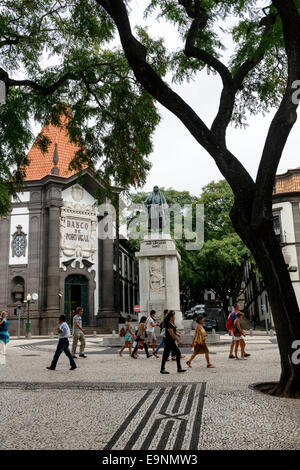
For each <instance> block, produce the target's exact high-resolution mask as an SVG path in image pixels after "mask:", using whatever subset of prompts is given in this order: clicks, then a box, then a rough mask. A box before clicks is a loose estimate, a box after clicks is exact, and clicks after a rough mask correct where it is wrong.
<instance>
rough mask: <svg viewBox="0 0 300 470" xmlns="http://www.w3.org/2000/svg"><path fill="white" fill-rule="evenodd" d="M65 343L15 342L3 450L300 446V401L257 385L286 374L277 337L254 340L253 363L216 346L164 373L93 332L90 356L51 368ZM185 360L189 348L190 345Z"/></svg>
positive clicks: (1, 384) (4, 388) (5, 375)
mask: <svg viewBox="0 0 300 470" xmlns="http://www.w3.org/2000/svg"><path fill="white" fill-rule="evenodd" d="M56 344H57V340H53V339H49V338H41V339H36V338H34V339H32V340H24V339H20V340H17V339H13V340H12V341H11V342H10V343H9V346H8V348H7V357H6V365H0V394H1V403H3V404H4V406H1V407H0V409H1V412H0V419H1V423H2V426H3V429H5V432H4V434H3V435H2V437H1V441H0V448H1V449H57V448H61V449H95V450H96V449H99V450H100V449H103V450H104V449H105V450H110V449H126V450H132V449H147V450H164V449H168V450H169V449H174V450H180V449H182V450H195V449H207V450H208V449H243V450H246V449H249V450H250V449H261V450H263V449H272V450H275V449H297V450H300V430H299V419H300V400H289V399H280V398H275V397H270V396H266V395H263V394H260V393H259V392H256V391H255V390H253V389H252V388H251V384H254V383H257V382H261V381H276V380H278V378H279V374H280V366H279V363H280V361H279V354H278V349H277V345H276V344H274V338H273V339H272V338H269V337H266V336H262V335H259V336H257V337H255V336H254V337H251V338H250V337H249V338H247V350H248V352H249V353H251V357H250V358H249V359H248V360H247V361H236V360H229V359H228V345H222V346H211V347H210V352H211V361H212V362H213V364H214V365H215V366H216V368H215V369H207V368H206V366H205V359H204V356H198V357H197V358H195V360H194V361H193V363H192V366H193V368H192V369H188V370H187V372H186V373H184V374H177V372H176V363H174V362H172V361H170V362H168V363H167V370H168V371H169V372H170V374H169V375H166V376H163V375H161V374H160V373H159V370H160V359H156V358H154V357H151V358H149V359H147V358H146V357H145V355H144V353H141V354H140V357H139V359H138V360H133V359H131V358H130V357H129V356H128V352H126V351H125V352H124V354H123V357H119V355H118V354H117V350H116V349H113V348H103V347H101V339H100V338H94V337H89V338H87V348H86V353H87V355H88V357H87V359H83V358H78V359H77V360H76V362H77V365H78V368H77V369H76V370H74V371H70V370H69V363H68V360H67V358H66V357H65V356H64V355H62V356H61V357H60V360H59V362H58V366H57V369H56V370H55V371H49V370H47V369H46V366H48V365H49V364H50V361H51V359H52V356H53V353H54V351H55V348H56ZM183 353H184V354H185V355H186V358H185V359H183V360H182V365H185V361H186V359H187V357H188V356H189V355H190V353H191V351H190V349H186V350H183Z"/></svg>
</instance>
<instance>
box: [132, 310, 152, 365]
mask: <svg viewBox="0 0 300 470" xmlns="http://www.w3.org/2000/svg"><path fill="white" fill-rule="evenodd" d="M146 320H147V317H142V318H141V319H140V324H139V329H138V333H137V337H136V342H137V343H136V346H135V348H134V350H133V352H132V354H131V357H132V359H137V357H136V356H135V353H136V352H137V350H138V348H139V349H145V353H146V355H147V357H152V354H149V351H148V347H147V342H146V341H145V338H146V334H145V333H146Z"/></svg>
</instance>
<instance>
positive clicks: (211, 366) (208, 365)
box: [206, 364, 215, 369]
mask: <svg viewBox="0 0 300 470" xmlns="http://www.w3.org/2000/svg"><path fill="white" fill-rule="evenodd" d="M206 367H207V368H208V369H215V366H213V365H212V364H207V366H206Z"/></svg>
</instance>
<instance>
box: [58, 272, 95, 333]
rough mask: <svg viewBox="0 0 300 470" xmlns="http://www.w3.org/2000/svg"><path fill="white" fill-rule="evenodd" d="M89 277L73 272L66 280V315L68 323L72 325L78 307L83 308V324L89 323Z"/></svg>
mask: <svg viewBox="0 0 300 470" xmlns="http://www.w3.org/2000/svg"><path fill="white" fill-rule="evenodd" d="M88 284H89V281H88V279H87V278H86V277H85V276H83V275H81V274H72V275H71V276H68V277H67V278H66V280H65V309H64V312H65V316H66V321H67V323H68V324H69V325H70V326H72V319H73V316H74V315H75V313H76V309H77V307H82V308H83V315H82V326H87V325H88V313H89V305H88V292H89V290H88Z"/></svg>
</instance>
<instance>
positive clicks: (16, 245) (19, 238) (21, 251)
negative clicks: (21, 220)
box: [11, 225, 27, 257]
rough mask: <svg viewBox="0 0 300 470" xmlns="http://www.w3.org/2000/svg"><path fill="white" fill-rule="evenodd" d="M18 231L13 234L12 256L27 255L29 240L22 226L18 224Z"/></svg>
mask: <svg viewBox="0 0 300 470" xmlns="http://www.w3.org/2000/svg"><path fill="white" fill-rule="evenodd" d="M16 228H17V231H16V232H15V233H14V234H13V235H12V238H13V239H12V244H11V247H12V256H13V257H14V256H17V257H20V256H26V246H27V240H26V237H27V235H26V233H24V232H22V226H21V225H18V226H17V227H16Z"/></svg>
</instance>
